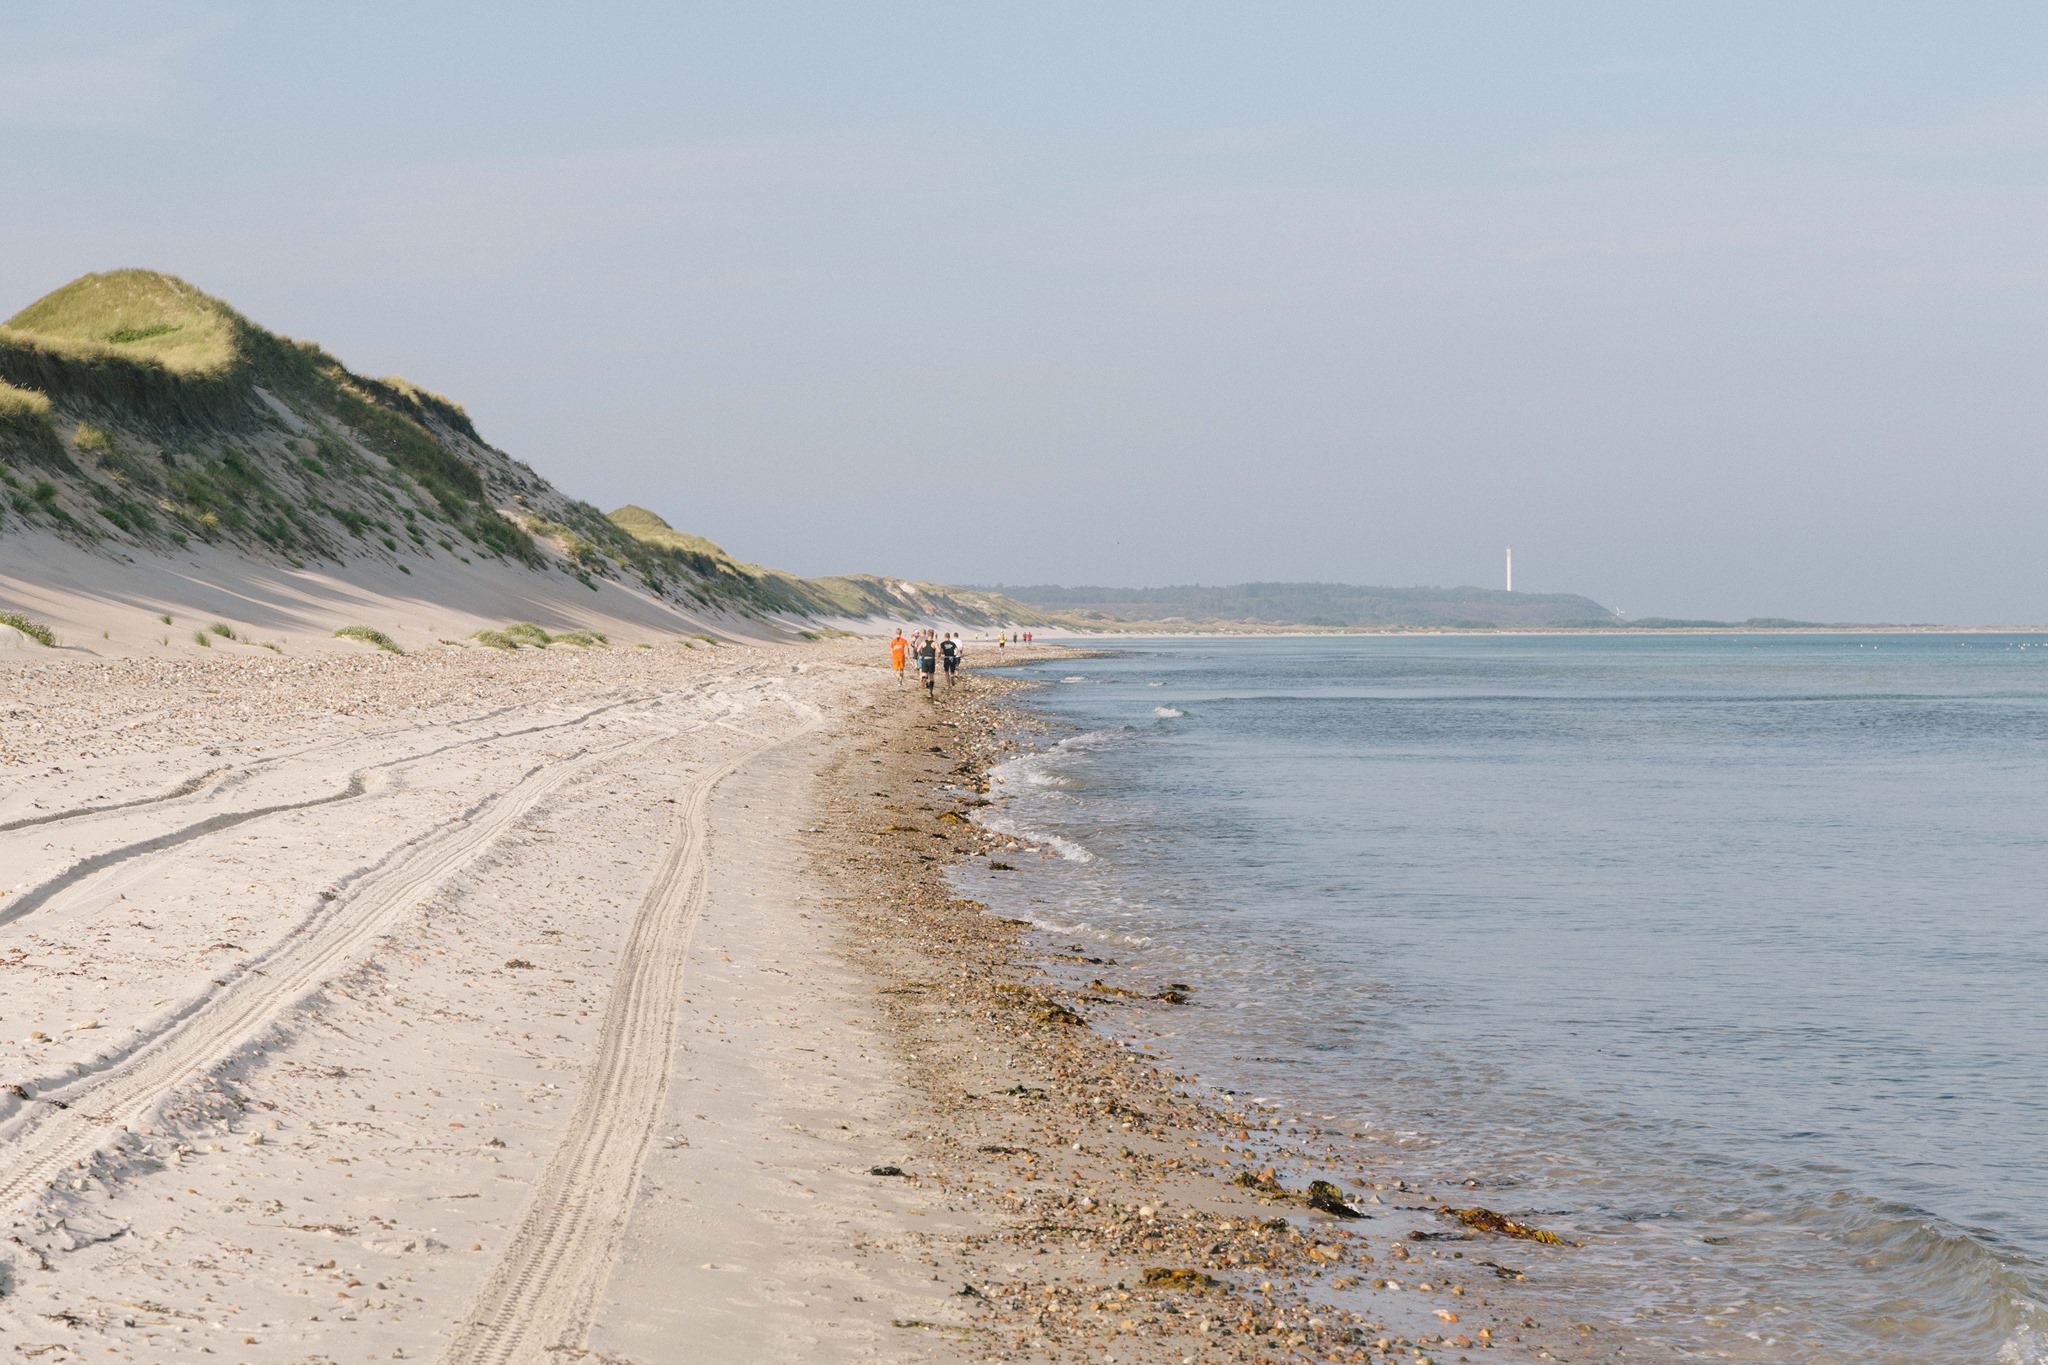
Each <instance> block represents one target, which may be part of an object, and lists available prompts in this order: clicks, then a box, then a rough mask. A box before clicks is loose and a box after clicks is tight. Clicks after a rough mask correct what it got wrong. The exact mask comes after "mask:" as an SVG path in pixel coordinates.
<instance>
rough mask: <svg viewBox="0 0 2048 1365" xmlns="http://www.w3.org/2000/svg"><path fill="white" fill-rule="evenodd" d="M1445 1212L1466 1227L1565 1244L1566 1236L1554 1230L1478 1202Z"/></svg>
mask: <svg viewBox="0 0 2048 1365" xmlns="http://www.w3.org/2000/svg"><path fill="white" fill-rule="evenodd" d="M1443 1213H1444V1217H1446V1218H1455V1219H1457V1220H1458V1221H1459V1222H1461V1223H1463V1224H1464V1225H1465V1226H1466V1227H1468V1228H1477V1229H1479V1231H1481V1232H1497V1233H1499V1234H1500V1235H1501V1236H1503V1237H1519V1238H1521V1239H1522V1240H1523V1241H1525V1242H1541V1243H1543V1244H1544V1245H1545V1246H1554V1247H1556V1246H1563V1245H1564V1238H1562V1237H1560V1236H1558V1235H1557V1234H1556V1233H1554V1232H1545V1231H1544V1230H1543V1229H1542V1228H1539V1227H1532V1226H1531V1225H1530V1224H1528V1223H1517V1222H1516V1221H1515V1220H1514V1219H1512V1218H1510V1217H1508V1216H1507V1215H1506V1214H1504V1213H1495V1212H1494V1211H1493V1210H1492V1209H1482V1208H1480V1207H1479V1206H1478V1205H1476V1204H1475V1205H1473V1206H1472V1207H1471V1208H1469V1209H1453V1208H1446V1209H1445V1210H1444V1211H1443Z"/></svg>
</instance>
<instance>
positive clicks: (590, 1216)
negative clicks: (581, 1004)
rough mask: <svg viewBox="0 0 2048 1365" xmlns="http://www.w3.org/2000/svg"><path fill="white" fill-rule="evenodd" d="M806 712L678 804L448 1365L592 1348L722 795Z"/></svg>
mask: <svg viewBox="0 0 2048 1365" xmlns="http://www.w3.org/2000/svg"><path fill="white" fill-rule="evenodd" d="M792 705H794V703H792ZM799 714H800V716H801V719H800V721H799V723H798V724H797V725H796V726H795V727H794V728H792V729H791V730H789V731H788V732H787V733H785V734H783V735H780V736H778V737H777V738H775V739H773V740H770V741H768V742H767V743H761V744H755V745H753V746H751V747H749V748H748V749H747V750H746V751H745V752H743V753H741V754H740V755H738V756H737V757H735V758H732V759H729V760H727V761H726V762H725V763H724V764H722V765H720V766H719V767H718V768H716V769H713V770H712V771H710V772H708V773H705V774H703V775H702V776H700V777H699V778H698V780H697V781H696V783H695V784H694V785H693V786H691V787H690V788H689V789H688V795H686V796H685V797H683V798H682V800H681V801H680V802H679V803H678V805H677V808H676V833H675V837H674V838H673V839H672V840H671V841H670V844H669V847H668V850H667V852H666V853H665V854H664V855H663V857H662V861H661V865H660V866H659V868H657V869H656V872H655V877H654V883H653V885H652V886H650V887H649V888H648V891H647V895H646V897H645V898H644V899H643V900H642V901H641V903H640V908H639V910H638V911H637V912H635V914H634V916H633V927H632V929H631V931H630V932H629V934H628V936H627V939H626V947H625V951H624V952H623V953H622V954H621V956H620V961H619V969H618V973H617V975H616V976H615V977H614V978H613V982H612V989H611V994H610V996H609V998H608V999H607V1000H606V1001H605V1010H604V1022H603V1025H602V1027H601V1028H600V1029H599V1031H598V1042H597V1054H596V1056H595V1057H594V1058H593V1059H592V1061H591V1064H590V1068H589V1070H588V1072H587V1073H586V1076H587V1079H586V1080H585V1082H584V1086H583V1094H582V1097H581V1099H580V1100H579V1101H578V1102H577V1105H576V1112H575V1113H574V1114H573V1115H572V1116H571V1117H570V1120H569V1128H568V1131H567V1132H566V1133H565V1134H564V1135H563V1138H562V1141H561V1143H560V1145H559V1146H557V1147H556V1148H555V1155H554V1157H553V1158H552V1159H551V1160H550V1161H549V1162H548V1166H547V1170H546V1171H545V1172H543V1173H542V1175H541V1178H540V1180H539V1182H538V1183H537V1184H536V1185H535V1187H534V1191H533V1194H532V1196H531V1197H530V1198H529V1199H528V1200H527V1204H526V1207H525V1209H524V1210H522V1211H521V1214H520V1218H519V1222H518V1224H517V1225H516V1227H515V1228H514V1230H513V1233H512V1236H511V1238H510V1239H509V1240H508V1241H507V1242H506V1243H505V1246H504V1248H503V1249H502V1250H501V1251H500V1252H499V1253H498V1257H497V1260H496V1262H495V1263H494V1264H493V1265H492V1266H491V1269H490V1273H489V1274H488V1275H487V1276H486V1277H485V1279H484V1283H483V1287H482V1288H481V1289H480V1290H479V1291H478V1293H477V1296H476V1298H475V1300H474V1301H473V1302H472V1303H471V1305H470V1309H469V1312H468V1313H467V1314H466V1315H465V1316H464V1317H463V1319H462V1321H461V1322H459V1323H458V1324H456V1327H455V1337H454V1340H453V1341H452V1342H451V1343H450V1344H449V1346H448V1348H447V1349H446V1350H444V1351H443V1352H442V1353H441V1365H542V1363H543V1362H552V1361H557V1360H559V1359H560V1358H562V1356H563V1353H564V1352H565V1351H566V1352H571V1353H577V1352H580V1351H581V1349H582V1346H583V1342H584V1340H585V1338H586V1337H587V1336H588V1335H589V1332H590V1324H591V1318H592V1315H593V1313H594V1310H595V1307H596V1302H597V1295H598V1293H599V1291H600V1290H601V1289H602V1288H603V1286H604V1283H605V1280H606V1277H607V1276H608V1274H609V1272H610V1270H611V1267H612V1263H613V1261H615V1260H616V1259H617V1257H618V1247H619V1241H620V1238H621V1237H622V1236H623V1235H624V1232H625V1226H626V1218H627V1215H628V1214H629V1213H630V1212H631V1210H632V1203H633V1192H634V1190H635V1188H636V1187H637V1186H638V1185H639V1183H640V1168H641V1166H642V1164H643V1163H644V1162H645V1161H646V1158H647V1149H648V1146H649V1145H650V1144H651V1143H652V1142H653V1140H654V1131H655V1128H656V1127H657V1126H658V1125H659V1124H660V1122H661V1115H662V1111H663V1109H664V1107H665V1106H666V1104H667V1100H668V1083H669V1074H670V1070H671V1066H672V1062H673V1052H674V1046H675V1031H676V1017H677V1012H678V1007H679V1000H680V996H681V989H682V983H683V969H684V966H685V964H686V962H687V961H688V958H689V951H690V939H691V937H692V935H693V934H694V933H695V932H696V928H697V919H698V915H699V913H700V912H701V911H702V910H703V908H704V900H705V895H706V891H707V879H706V868H705V859H704V841H705V835H706V833H707V832H708V828H709V824H710V805H711V793H712V791H713V790H714V789H715V788H716V787H717V786H718V784H719V783H720V782H722V781H724V780H725V779H726V778H727V777H730V776H731V775H732V774H733V773H735V772H738V771H739V770H740V769H741V768H742V767H744V766H746V764H748V763H749V762H751V761H753V760H754V759H756V758H758V757H760V756H761V755H762V754H764V753H766V752H768V751H769V750H770V749H774V748H778V747H780V746H781V745H783V744H787V743H789V742H790V741H792V740H795V739H798V738H800V737H802V736H803V735H805V734H807V733H809V732H810V731H811V730H813V729H815V728H817V725H818V722H819V719H820V716H819V713H818V712H817V711H816V710H814V709H812V708H810V707H800V708H799Z"/></svg>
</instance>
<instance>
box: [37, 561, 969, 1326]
mask: <svg viewBox="0 0 2048 1365" xmlns="http://www.w3.org/2000/svg"><path fill="white" fill-rule="evenodd" d="M303 586H304V585H303V584H302V583H301V584H299V585H298V586H297V587H295V588H294V591H298V590H300V589H303ZM579 590H580V589H579ZM60 597H61V600H60ZM251 597H252V595H251V594H247V593H245V594H244V599H245V600H250V599H251ZM50 598H51V602H52V604H54V605H56V606H60V607H62V608H63V612H66V613H69V614H68V615H63V614H61V613H58V612H52V615H53V616H55V617H58V620H57V621H56V623H57V624H59V625H60V627H62V628H65V629H71V630H76V629H79V628H80V627H81V626H86V625H90V624H91V619H90V616H89V613H86V612H84V611H82V610H81V609H80V608H79V607H78V606H77V602H78V601H79V599H78V598H77V597H76V596H75V595H71V596H64V595H60V594H58V593H56V592H55V591H52V592H51V593H50ZM17 600H18V599H17ZM157 600H160V599H150V600H149V601H142V600H140V599H138V600H136V601H134V602H132V603H130V604H128V605H129V606H132V607H133V608H134V609H135V614H138V615H140V614H142V612H143V610H144V609H145V608H147V607H149V606H153V605H155V604H156V601H157ZM267 600H271V601H273V602H275V601H279V600H282V590H281V589H280V590H279V592H278V593H276V594H273V595H272V597H271V598H270V599H267ZM370 605H372V606H380V605H381V606H385V607H387V608H388V607H389V606H390V603H389V602H378V601H372V602H371V603H370ZM127 609H128V607H126V606H124V607H121V608H120V610H127ZM110 610H111V609H110ZM278 610H280V611H283V610H284V608H282V607H280V608H278ZM493 610H494V611H495V605H494V607H493ZM497 614H499V615H502V616H504V617H513V618H518V617H534V616H538V615H539V612H538V611H537V610H505V611H503V612H500V613H497ZM243 619H245V620H246V619H248V618H247V617H244V618H243ZM455 624H456V625H457V626H459V624H460V622H459V621H458V622H456V623H455ZM399 625H400V626H401V628H403V629H408V630H413V629H417V630H418V631H419V633H420V635H421V636H422V637H430V636H432V635H433V634H434V632H436V631H440V630H443V629H447V628H448V626H447V625H446V624H445V623H444V621H443V620H442V619H441V618H434V619H422V620H421V621H420V622H418V623H416V624H415V623H407V622H404V621H401V622H399ZM103 628H104V629H109V630H110V629H111V627H103ZM292 628H296V627H292ZM130 652H136V653H140V654H142V656H143V657H138V658H131V659H128V660H124V661H103V660H95V659H90V658H85V657H81V656H79V655H77V654H73V653H69V652H64V653H55V654H53V653H51V652H49V651H42V650H39V649H35V648H30V649H27V650H17V651H10V652H9V653H7V654H6V655H5V656H4V657H0V726H4V729H0V892H4V894H0V1224H4V1230H0V1289H4V1290H5V1294H4V1297H0V1351H7V1352H18V1353H21V1354H22V1356H23V1358H25V1359H26V1358H38V1359H43V1360H57V1359H66V1358H70V1357H71V1356H72V1355H73V1354H78V1355H89V1356H90V1357H91V1358H93V1359H102V1358H107V1357H110V1356H111V1357H113V1358H116V1359H129V1360H140V1361H172V1360H186V1359H192V1360H198V1359H201V1358H202V1357H204V1358H210V1359H214V1360H236V1361H249V1362H261V1361H305V1360H337V1361H362V1360H371V1359H376V1360H385V1359H444V1360H449V1361H465V1362H466V1361H541V1360H553V1361H570V1360H576V1359H589V1360H600V1359H621V1360H630V1361H635V1362H644V1363H649V1365H651V1362H656V1361H666V1360H683V1359H688V1360H769V1359H804V1360H833V1359H864V1358H875V1357H877V1356H884V1357H886V1358H891V1359H913V1358H920V1353H922V1352H927V1351H929V1352H935V1353H943V1352H945V1351H946V1350H948V1349H949V1346H948V1344H947V1343H948V1342H949V1340H950V1338H948V1337H946V1336H945V1335H944V1334H941V1333H905V1332H902V1331H897V1330H894V1329H891V1328H890V1327H889V1322H890V1320H891V1319H895V1318H909V1317H916V1318H923V1319H931V1320H955V1321H957V1320H959V1319H960V1318H961V1317H963V1316H964V1315H963V1314H962V1313H960V1312H959V1311H958V1310H957V1309H955V1308H953V1307H951V1306H950V1305H949V1302H948V1292H947V1291H948V1290H950V1289H951V1288H953V1286H952V1285H950V1284H948V1283H944V1282H941V1281H938V1280H935V1279H934V1278H933V1276H934V1274H935V1272H934V1270H933V1269H931V1268H929V1267H927V1266H925V1265H924V1264H923V1263H922V1262H921V1261H920V1260H919V1259H918V1257H917V1255H916V1254H915V1252H914V1250H913V1248H914V1247H915V1245H916V1243H915V1239H914V1238H911V1237H907V1235H906V1229H907V1228H911V1227H914V1226H918V1225H921V1224H922V1222H923V1221H925V1218H926V1217H929V1215H925V1216H924V1217H920V1214H919V1212H918V1211H917V1209H916V1205H917V1202H918V1196H917V1193H916V1191H914V1190H908V1189H906V1188H904V1187H903V1186H902V1185H901V1184H900V1183H899V1182H887V1181H877V1180H874V1179H872V1178H870V1177H868V1176H866V1175H865V1171H866V1168H867V1167H868V1166H870V1165H872V1164H875V1163H876V1162H880V1161H885V1160H888V1159H889V1157H890V1153H889V1152H888V1151H887V1150H886V1149H885V1148H886V1142H885V1138H884V1134H885V1133H886V1132H887V1131H888V1129H889V1123H890V1117H891V1109H890V1105H891V1104H892V1103H893V1097H894V1096H895V1094H896V1093H897V1087H896V1082H895V1079H894V1077H893V1073H892V1071H891V1067H892V1066H893V1065H894V1063H893V1062H892V1061H891V1060H890V1057H891V1055H892V1054H890V1053H889V1051H888V1050H887V1049H886V1047H884V1046H883V1045H881V1044H880V1043H877V1042H873V1041H871V1036H872V1035H871V1034H870V1032H869V1030H870V1028H871V1026H872V1019H873V1015H872V1013H871V1006H870V1004H869V1003H867V999H866V998H865V988H864V987H855V986H852V985H849V983H848V982H847V981H846V979H845V976H844V973H843V970H842V969H841V968H840V967H839V966H838V958H837V955H836V950H835V945H834V941H833V937H832V936H833V934H835V933H836V932H838V931H837V930H836V929H835V928H833V927H832V925H833V924H834V923H836V922H835V921H831V920H829V919H828V918H827V917H825V916H822V915H821V916H817V917H810V916H808V912H806V911H805V910H804V909H803V903H804V901H805V898H806V897H808V896H810V895H812V894H814V893H813V890H812V889H811V888H810V887H809V885H808V883H806V882H805V880H804V878H803V876H802V874H801V871H800V869H799V868H797V867H796V866H795V865H794V856H795V855H794V853H793V852H792V849H793V842H792V836H793V834H794V831H795V830H796V829H797V828H798V826H799V825H800V824H801V822H802V821H804V820H805V819H807V818H808V815H807V811H808V807H807V805H806V802H807V800H808V788H807V783H808V781H809V776H808V774H809V773H810V772H812V771H813V770H814V767H815V763H816V759H815V758H814V757H812V754H813V751H815V750H816V749H817V748H818V746H820V745H823V744H828V743H830V742H831V733H832V729H833V727H834V726H835V725H836V724H838V723H839V722H840V720H841V718H842V717H843V716H845V715H846V714H847V712H848V710H849V706H850V703H851V701H852V700H853V698H854V697H855V696H856V695H857V694H858V693H859V692H860V691H861V690H862V689H865V688H868V687H872V686H873V685H875V683H876V682H881V681H882V679H881V678H880V677H879V675H878V674H877V673H876V672H875V671H874V670H873V669H872V668H869V667H855V666H852V663H851V662H850V661H851V660H852V659H853V657H854V656H855V653H856V651H854V650H847V651H844V652H842V651H839V650H836V649H831V648H824V647H809V648H805V649H803V650H801V651H795V650H788V649H781V648H739V647H727V648H720V649H713V648H710V647H708V646H700V647H697V648H694V649H691V648H685V647H684V646H683V645H681V644H680V643H676V642H670V643H667V644H664V645H662V646H660V647H658V648H655V649H637V648H632V647H615V648H613V649H610V650H604V651H591V652H588V653H583V652H579V651H575V650H572V649H566V648H563V647H557V648H555V649H551V650H548V651H545V652H531V651H522V652H521V653H519V654H517V655H506V654H502V653H498V652H495V651H478V650H458V649H452V648H436V649H431V650H430V651H429V652H427V653H425V654H415V655H412V656H409V657H406V658H396V657H393V656H390V655H382V654H374V653H369V652H363V653H359V654H341V653H323V654H320V655H318V656H314V657H297V656H295V655H293V654H289V653H288V654H286V655H284V656H282V657H280V656H276V655H272V654H270V653H268V652H267V651H262V652H259V651H225V650H220V649H216V650H215V651H214V653H213V656H212V657H196V656H197V650H196V649H194V650H190V651H187V652H186V654H185V657H183V658H182V659H176V658H166V659H152V658H150V657H148V653H147V650H146V648H142V647H136V648H134V649H133V650H131V651H130ZM883 685H885V686H886V685H887V684H886V682H883ZM722 778H724V779H727V785H725V786H724V787H722V788H721V787H716V786H715V784H717V783H718V782H719V781H720V780H721V779H722ZM9 1087H11V1089H10V1088H9ZM586 1347H587V1348H589V1349H588V1350H586V1349H585V1348H586ZM46 1348H50V1349H46ZM59 1348H61V1349H59ZM549 1348H566V1349H556V1350H553V1351H550V1349H549ZM39 1351H40V1352H43V1354H41V1355H37V1354H36V1353H37V1352H39ZM598 1351H601V1352H604V1353H605V1354H602V1355H600V1354H595V1353H594V1352H598Z"/></svg>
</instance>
